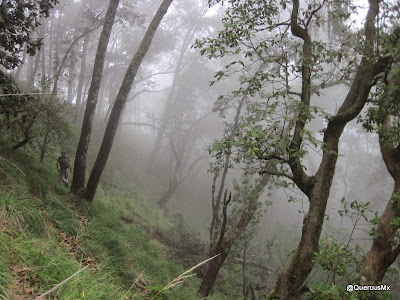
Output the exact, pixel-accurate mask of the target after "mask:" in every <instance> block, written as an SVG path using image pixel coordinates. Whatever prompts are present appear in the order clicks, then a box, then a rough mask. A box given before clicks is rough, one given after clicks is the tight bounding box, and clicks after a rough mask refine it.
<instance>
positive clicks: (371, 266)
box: [363, 33, 400, 282]
mask: <svg viewBox="0 0 400 300" xmlns="http://www.w3.org/2000/svg"><path fill="white" fill-rule="evenodd" d="M398 35H399V33H398ZM397 38H398V37H397ZM391 99H392V98H391V95H390V93H388V94H387V95H383V96H382V100H381V101H380V103H379V106H380V107H379V113H380V115H381V116H382V117H383V122H382V124H380V125H381V127H380V130H379V131H378V134H379V145H380V148H381V153H382V157H383V161H384V162H385V165H386V168H387V170H388V171H389V174H390V175H391V176H392V178H393V180H394V188H393V191H392V195H391V197H390V200H389V201H388V203H387V205H386V208H385V210H384V212H383V214H382V216H381V218H380V219H379V223H378V227H377V234H378V236H377V237H376V238H375V239H374V241H373V243H372V246H371V249H370V251H369V253H368V255H367V257H366V259H365V261H364V271H363V280H365V281H367V282H369V281H373V282H380V281H382V279H383V277H384V276H385V273H386V271H387V269H388V268H389V267H390V265H391V264H392V263H393V262H394V261H395V260H396V259H397V257H398V256H399V254H400V243H399V242H398V241H396V236H397V235H398V228H397V227H395V226H392V225H391V221H392V220H394V219H395V218H400V144H399V143H398V144H397V147H395V146H393V145H391V144H390V143H388V141H387V140H385V136H386V135H387V134H389V131H390V129H391V124H390V117H391V116H390V114H389V113H388V109H387V107H388V104H389V102H391V101H392V100H391Z"/></svg>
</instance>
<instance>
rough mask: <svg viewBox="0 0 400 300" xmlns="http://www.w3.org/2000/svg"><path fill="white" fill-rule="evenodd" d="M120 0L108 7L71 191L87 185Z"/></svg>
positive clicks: (112, 0)
mask: <svg viewBox="0 0 400 300" xmlns="http://www.w3.org/2000/svg"><path fill="white" fill-rule="evenodd" d="M118 5H119V0H110V4H109V6H108V9H107V13H106V17H105V21H104V26H103V30H102V32H101V35H100V40H99V45H98V47H97V52H96V58H95V61H94V67H93V76H92V82H91V85H90V89H89V94H88V100H87V103H86V109H85V116H84V119H83V124H82V131H81V136H80V139H79V144H78V148H77V150H76V157H75V163H74V176H73V179H72V183H71V191H72V192H73V193H77V192H78V191H79V190H80V189H83V188H84V186H85V174H86V160H87V151H88V147H89V143H90V136H91V134H92V127H93V117H94V114H95V111H96V105H97V101H98V95H99V89H100V84H101V78H102V76H103V67H104V58H105V55H106V51H107V45H108V41H109V40H110V35H111V29H112V27H113V24H114V21H115V15H116V13H117V9H118Z"/></svg>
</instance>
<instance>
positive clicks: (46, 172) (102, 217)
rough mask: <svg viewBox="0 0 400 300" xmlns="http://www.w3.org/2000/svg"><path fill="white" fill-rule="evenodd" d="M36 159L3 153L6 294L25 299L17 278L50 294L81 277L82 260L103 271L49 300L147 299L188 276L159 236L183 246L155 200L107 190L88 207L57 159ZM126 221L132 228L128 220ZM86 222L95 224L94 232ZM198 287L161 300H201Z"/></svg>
mask: <svg viewBox="0 0 400 300" xmlns="http://www.w3.org/2000/svg"><path fill="white" fill-rule="evenodd" d="M30 155H32V153H31V154H29V153H24V152H22V151H20V152H18V153H16V152H11V151H8V150H7V149H5V148H0V157H1V158H2V160H1V161H0V218H1V220H2V222H3V225H4V226H3V228H2V229H0V253H2V256H1V258H0V295H2V296H4V297H8V298H10V299H12V298H16V297H17V296H18V295H21V293H22V290H21V289H22V288H23V287H21V286H18V285H16V284H15V280H17V279H18V280H22V281H23V283H22V285H23V286H24V287H27V286H28V287H29V288H31V289H32V290H33V291H34V294H35V295H39V294H41V293H44V292H46V291H47V290H49V289H51V288H52V287H54V286H55V285H57V284H59V283H60V282H61V281H63V280H65V279H66V278H68V277H69V276H71V275H72V274H74V273H75V272H76V271H77V270H79V269H80V268H81V267H82V265H81V263H80V260H81V259H86V258H91V259H93V260H94V261H95V266H96V267H95V268H93V267H91V268H88V269H86V270H84V271H82V272H81V273H80V274H79V275H78V276H76V277H75V278H73V279H71V280H70V281H69V282H67V283H66V284H65V285H63V286H61V287H60V288H59V289H57V290H56V291H54V292H53V293H52V294H51V295H50V297H49V298H48V299H71V300H72V299H110V297H112V298H115V299H125V297H129V296H131V297H132V296H133V295H135V299H148V297H149V295H155V294H156V293H157V292H158V291H159V290H161V289H162V288H163V287H164V286H165V285H166V284H168V282H169V281H171V280H172V279H173V278H175V277H176V276H178V275H179V274H181V273H182V272H184V268H183V267H182V265H181V264H179V263H177V262H174V261H173V260H171V259H170V258H168V257H167V256H166V255H165V254H166V253H165V252H166V251H167V250H166V247H165V246H164V245H162V244H161V243H160V242H159V241H157V240H156V239H155V238H154V237H153V236H152V232H154V231H155V230H160V231H163V232H164V234H166V235H167V234H169V235H170V236H169V238H170V239H171V240H174V239H175V240H178V235H177V234H176V231H175V230H174V228H176V226H177V225H176V224H175V223H174V222H173V221H171V220H170V219H169V218H168V217H162V213H161V211H160V210H159V208H158V207H157V206H156V205H155V204H154V203H152V202H150V201H149V198H148V196H146V195H144V194H141V193H140V192H139V191H130V190H129V187H128V185H127V184H125V185H123V186H122V187H121V188H118V189H115V188H113V187H111V188H107V190H103V189H102V188H101V187H100V189H99V191H98V193H97V196H96V198H95V200H94V201H93V203H92V204H88V203H86V202H84V201H83V200H81V199H79V198H76V197H75V196H72V195H71V194H70V193H69V192H68V190H67V189H65V188H64V187H63V186H62V184H61V183H60V182H59V179H58V174H57V171H56V169H55V167H54V166H53V164H52V161H53V159H54V157H53V158H52V157H49V158H48V159H46V160H45V162H44V163H43V164H41V163H38V162H37V161H36V159H35V158H34V157H32V156H30ZM71 208H74V209H71ZM124 214H125V216H126V215H128V216H131V218H132V222H129V223H128V222H126V221H124V220H123V215H124ZM80 215H81V216H86V217H87V218H88V219H89V223H88V224H87V225H83V224H82V222H81V220H80ZM60 232H63V233H65V234H66V235H67V236H70V237H73V238H74V239H75V240H76V241H77V244H78V249H77V252H76V255H75V257H71V255H70V253H69V249H68V246H65V245H63V243H62V242H61V236H60ZM21 270H22V271H21ZM18 272H20V273H18ZM20 274H23V276H22V275H20ZM139 275H141V276H142V277H143V278H145V279H146V282H147V283H148V286H147V287H146V288H147V293H143V292H142V291H141V290H140V289H138V288H136V287H135V286H132V284H133V282H134V281H135V280H136V279H137V278H138V276H139ZM21 277H23V279H21ZM199 283H200V282H199V280H198V279H197V278H190V279H188V280H187V281H186V282H185V283H182V284H180V285H177V286H175V287H173V288H171V289H170V290H166V291H163V292H162V293H161V294H159V295H158V296H157V297H156V299H198V298H199V297H198V296H197V294H196V291H197V288H198V285H199ZM128 290H129V291H128ZM146 294H147V296H146Z"/></svg>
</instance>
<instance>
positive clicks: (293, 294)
mask: <svg viewBox="0 0 400 300" xmlns="http://www.w3.org/2000/svg"><path fill="white" fill-rule="evenodd" d="M298 10H299V1H298V0H295V1H294V2H293V12H292V18H291V29H292V33H293V35H295V36H297V37H299V38H301V39H302V40H303V42H304V44H303V53H302V55H303V60H304V63H303V66H302V94H301V95H302V96H301V101H302V104H304V105H305V107H309V101H310V83H311V81H310V67H311V66H312V61H310V59H312V52H311V48H310V45H311V39H310V37H309V35H308V33H307V31H306V30H305V29H303V28H301V27H300V26H299V25H298V24H297V14H298ZM378 11H379V5H378V0H371V1H370V7H369V10H368V14H367V21H366V23H365V55H364V56H363V58H362V60H361V62H360V65H359V67H358V69H357V73H356V75H355V78H354V81H353V83H352V85H351V87H350V90H349V92H348V94H347V96H346V98H345V100H344V102H343V104H342V106H341V107H340V109H339V111H338V113H337V114H336V115H335V116H333V117H331V118H330V119H329V123H328V126H327V128H326V130H325V133H324V139H323V142H324V149H323V156H322V161H321V164H320V166H319V168H318V171H317V172H316V174H315V175H314V176H308V175H307V174H306V173H305V172H304V169H303V167H302V164H301V161H300V158H299V156H298V155H297V152H298V151H299V150H300V146H301V144H302V142H303V140H302V139H303V136H302V131H303V130H304V126H305V121H304V120H305V118H304V116H302V113H303V112H304V110H302V111H300V115H299V118H298V119H297V121H296V125H295V130H294V135H293V139H292V143H291V144H290V146H289V147H290V153H289V154H290V158H289V165H290V168H291V170H292V173H293V178H294V181H295V183H296V185H297V186H298V187H299V188H300V189H301V190H302V191H303V192H304V193H305V194H306V195H307V197H308V198H309V202H310V206H309V212H308V215H307V217H306V219H305V222H304V225H303V228H302V236H301V240H300V243H299V245H298V247H297V249H296V250H295V252H294V254H293V256H292V258H291V260H290V262H289V263H288V265H287V266H286V267H285V269H284V270H283V271H282V272H281V274H279V276H278V278H277V280H276V282H275V284H274V286H273V288H272V290H271V293H270V294H271V296H272V297H279V298H280V299H299V298H300V295H301V288H302V286H303V284H304V282H305V280H306V279H307V277H308V275H309V274H310V272H311V270H312V268H313V265H314V263H313V259H314V253H315V252H317V251H318V246H319V238H320V235H321V230H322V226H323V222H324V217H325V210H326V205H327V201H328V197H329V192H330V187H331V184H332V178H333V175H334V172H335V166H336V161H337V157H338V143H339V138H340V136H341V134H342V132H343V129H344V127H345V126H346V124H347V123H348V122H349V121H351V120H353V119H354V118H355V117H356V116H357V115H358V114H359V113H360V112H361V110H362V108H363V107H364V105H365V103H366V101H367V99H368V95H369V92H370V89H371V87H372V85H373V84H372V83H373V81H374V78H375V76H376V75H377V74H378V73H379V72H381V71H382V70H383V68H385V67H386V66H387V64H385V63H383V64H382V65H378V64H371V62H370V61H371V58H370V57H371V56H372V55H373V53H374V52H373V43H374V39H375V25H374V22H375V17H376V16H377V14H378Z"/></svg>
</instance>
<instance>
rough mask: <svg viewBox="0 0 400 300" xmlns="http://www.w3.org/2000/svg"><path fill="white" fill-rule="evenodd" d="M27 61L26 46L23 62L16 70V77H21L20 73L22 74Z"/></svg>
mask: <svg viewBox="0 0 400 300" xmlns="http://www.w3.org/2000/svg"><path fill="white" fill-rule="evenodd" d="M25 61H26V49H25V48H24V51H23V52H22V59H21V63H20V64H19V66H18V68H17V71H16V72H15V76H14V77H15V79H19V75H20V74H21V71H22V68H23V67H24V65H25Z"/></svg>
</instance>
